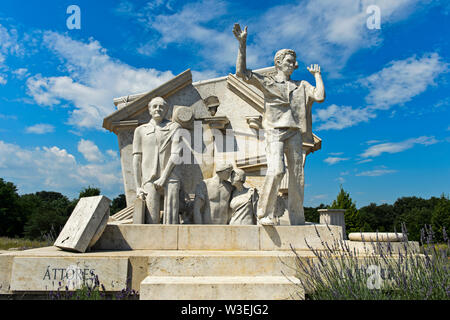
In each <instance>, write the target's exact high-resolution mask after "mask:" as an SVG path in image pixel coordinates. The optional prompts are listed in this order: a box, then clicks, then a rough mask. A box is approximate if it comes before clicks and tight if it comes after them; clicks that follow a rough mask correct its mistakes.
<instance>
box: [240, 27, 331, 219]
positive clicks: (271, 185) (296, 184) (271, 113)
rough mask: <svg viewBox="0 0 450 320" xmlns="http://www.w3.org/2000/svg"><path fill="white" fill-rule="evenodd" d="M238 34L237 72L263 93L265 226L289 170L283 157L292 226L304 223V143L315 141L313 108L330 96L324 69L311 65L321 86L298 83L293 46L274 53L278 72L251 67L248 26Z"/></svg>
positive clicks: (261, 208) (261, 209)
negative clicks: (267, 73) (268, 73)
mask: <svg viewBox="0 0 450 320" xmlns="http://www.w3.org/2000/svg"><path fill="white" fill-rule="evenodd" d="M233 34H234V36H235V37H236V39H237V40H238V41H239V51H238V56H237V62H236V75H237V76H238V77H240V78H241V79H242V80H244V81H245V82H247V83H249V84H251V85H254V86H255V87H257V88H258V89H260V90H261V91H262V93H263V94H264V114H263V128H264V132H265V140H266V152H267V174H266V177H265V179H264V186H263V189H262V192H261V197H260V199H259V202H258V208H257V216H258V223H259V224H261V225H274V224H275V220H274V217H273V213H274V211H275V206H276V200H277V195H278V190H279V188H280V183H281V180H282V179H283V176H284V173H285V167H284V155H286V159H287V166H288V172H289V194H288V212H289V220H290V223H291V225H301V224H304V223H305V214H304V210H303V198H304V185H305V179H304V172H303V169H304V164H305V158H306V153H305V151H304V150H303V141H304V140H307V141H312V117H311V106H312V104H313V102H314V101H316V102H323V101H324V100H325V89H324V86H323V81H322V76H321V74H320V67H319V66H318V65H317V64H315V65H311V67H308V68H307V69H308V71H309V72H310V73H311V74H312V75H314V77H315V80H316V87H314V86H312V85H311V84H309V83H308V82H307V81H293V80H291V75H292V73H293V72H294V70H295V69H297V68H298V63H297V61H296V53H295V51H294V50H290V49H282V50H279V51H278V52H277V53H276V54H275V58H274V63H275V69H276V74H275V75H274V76H263V75H260V74H257V73H253V72H252V71H251V70H249V69H247V63H246V47H247V27H245V29H244V31H242V30H241V27H240V26H239V24H237V23H236V24H235V25H234V28H233Z"/></svg>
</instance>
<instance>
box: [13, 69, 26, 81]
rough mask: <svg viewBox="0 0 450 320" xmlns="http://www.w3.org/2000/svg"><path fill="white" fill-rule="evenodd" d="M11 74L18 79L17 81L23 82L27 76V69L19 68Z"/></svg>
mask: <svg viewBox="0 0 450 320" xmlns="http://www.w3.org/2000/svg"><path fill="white" fill-rule="evenodd" d="M12 73H13V74H14V75H15V76H16V77H17V79H19V80H23V79H25V78H26V77H27V76H28V75H29V73H28V69H27V68H19V69H16V70H14V71H13V72H12Z"/></svg>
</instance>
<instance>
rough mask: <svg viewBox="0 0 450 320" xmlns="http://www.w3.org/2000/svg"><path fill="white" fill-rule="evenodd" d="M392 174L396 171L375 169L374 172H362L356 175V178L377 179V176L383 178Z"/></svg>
mask: <svg viewBox="0 0 450 320" xmlns="http://www.w3.org/2000/svg"><path fill="white" fill-rule="evenodd" d="M394 172H397V170H388V169H375V170H370V171H363V172H360V173H357V174H356V176H365V177H378V176H383V175H385V174H389V173H394Z"/></svg>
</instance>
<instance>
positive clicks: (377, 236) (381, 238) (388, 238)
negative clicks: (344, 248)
mask: <svg viewBox="0 0 450 320" xmlns="http://www.w3.org/2000/svg"><path fill="white" fill-rule="evenodd" d="M348 238H349V240H351V241H369V242H370V241H377V242H401V241H405V240H406V234H403V233H401V232H400V233H396V232H352V233H350V234H349V235H348Z"/></svg>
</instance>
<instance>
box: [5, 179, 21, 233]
mask: <svg viewBox="0 0 450 320" xmlns="http://www.w3.org/2000/svg"><path fill="white" fill-rule="evenodd" d="M25 220H26V217H25V216H24V214H23V212H22V210H21V207H20V197H19V195H18V193H17V187H16V186H15V185H14V184H13V183H12V182H5V181H4V180H3V179H1V178H0V236H6V237H15V236H16V235H18V234H21V233H22V232H23V224H24V223H25Z"/></svg>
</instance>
